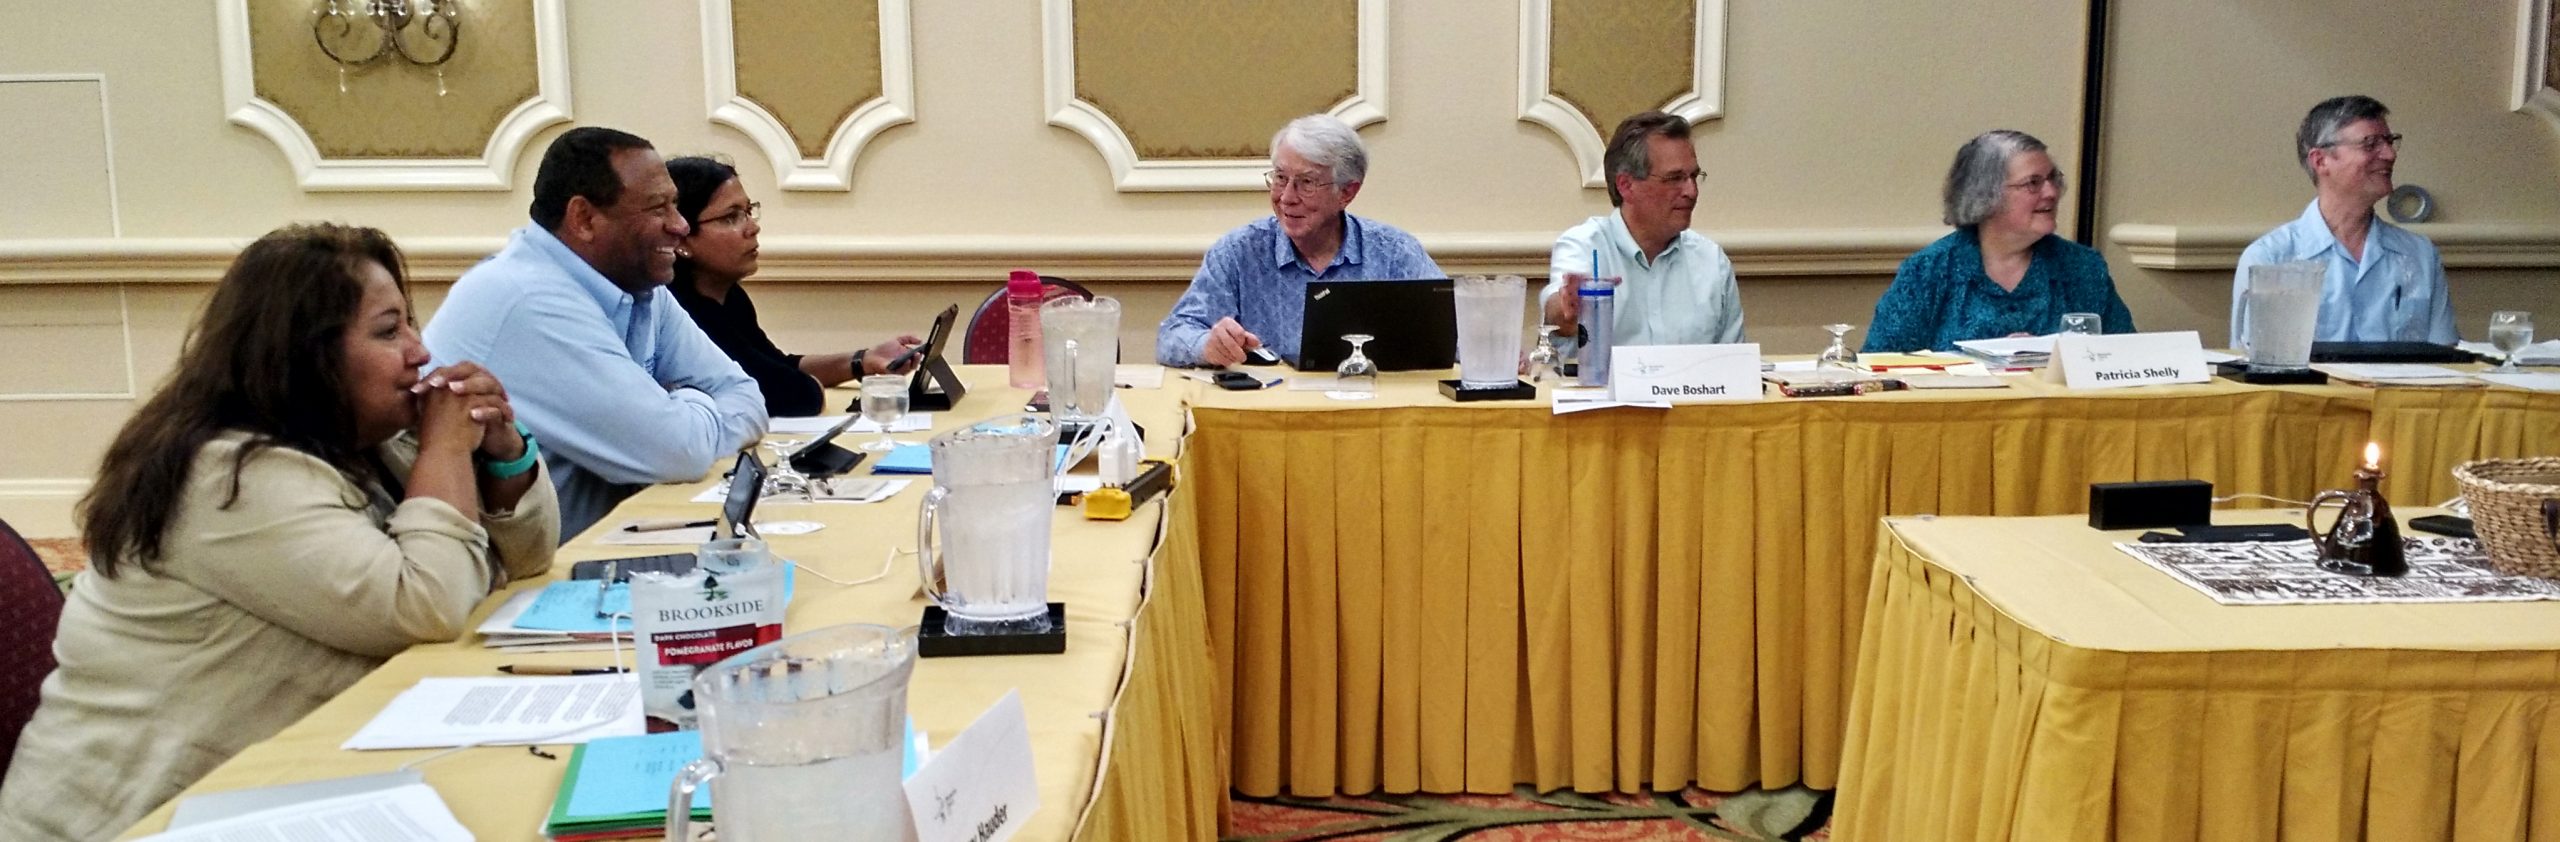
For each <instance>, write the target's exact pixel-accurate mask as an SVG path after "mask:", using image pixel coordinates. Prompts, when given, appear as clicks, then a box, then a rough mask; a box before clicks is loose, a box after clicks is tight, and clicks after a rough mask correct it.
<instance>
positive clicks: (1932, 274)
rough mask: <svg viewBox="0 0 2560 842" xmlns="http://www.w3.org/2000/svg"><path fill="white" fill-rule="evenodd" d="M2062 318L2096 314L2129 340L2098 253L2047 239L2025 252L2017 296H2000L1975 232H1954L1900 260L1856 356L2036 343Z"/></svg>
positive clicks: (2004, 292) (2126, 320) (2126, 321)
mask: <svg viewBox="0 0 2560 842" xmlns="http://www.w3.org/2000/svg"><path fill="white" fill-rule="evenodd" d="M2064 313H2096V314H2098V320H2099V323H2100V324H2101V325H2102V326H2103V327H2104V328H2105V330H2106V332H2108V333H2132V332H2134V327H2133V311H2130V310H2127V309H2125V306H2124V298H2123V297H2122V296H2119V295H2116V282H2115V280H2114V279H2113V278H2111V277H2108V275H2107V259H2106V258H2105V257H2102V256H2099V254H2098V252H2097V250H2095V249H2091V248H2089V247H2088V246H2084V245H2081V244H2079V243H2074V242H2072V241H2070V240H2065V239H2063V238H2061V237H2057V236H2054V235H2052V234H2046V235H2045V236H2044V239H2041V240H2037V241H2036V244H2035V245H2033V246H2030V247H2029V248H2028V255H2027V274H2026V277H2024V278H2020V279H2019V280H2018V288H2017V289H2013V290H2012V289H2001V288H2000V285H1999V284H1997V283H1993V282H1992V280H1991V276H1990V275H1989V274H1987V273H1985V272H1983V271H1982V241H1981V240H1980V239H1979V236H1978V235H1977V234H1976V232H1975V230H1974V229H1973V228H1971V227H1964V228H1958V229H1956V230H1955V232H1954V233H1950V234H1948V235H1946V236H1944V237H1940V238H1938V241H1937V242H1934V243H1930V244H1929V247H1928V248H1924V249H1921V250H1919V251H1916V252H1912V254H1911V256H1910V257H1908V258H1905V259H1903V261H1902V268H1901V269H1899V270H1897V271H1895V272H1894V273H1893V286H1890V287H1886V288H1885V291H1884V297H1882V298H1879V299H1876V315H1875V319H1874V320H1873V321H1870V322H1868V323H1867V341H1866V344H1865V345H1864V346H1863V347H1861V348H1860V349H1859V350H1861V351H1879V352H1889V353H1898V352H1903V351H1917V350H1922V349H1927V350H1932V351H1950V350H1954V349H1955V346H1956V343H1957V342H1958V341H1961V340H1967V339H1997V338H1999V337H2003V336H2008V335H2010V334H2013V333H2027V334H2034V335H2039V336H2041V335H2045V334H2050V333H2054V332H2057V331H2059V330H2061V329H2062V314H2064Z"/></svg>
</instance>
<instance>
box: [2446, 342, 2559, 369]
mask: <svg viewBox="0 0 2560 842" xmlns="http://www.w3.org/2000/svg"><path fill="white" fill-rule="evenodd" d="M2455 347H2459V348H2461V349H2462V350H2465V351H2469V352H2471V353H2474V354H2479V355H2480V356H2482V357H2486V358H2488V359H2489V361H2490V362H2497V361H2499V360H2503V359H2506V358H2507V355H2506V354H2504V353H2501V352H2500V351H2499V350H2498V346H2496V345H2491V344H2489V343H2487V342H2474V341H2470V340H2464V341H2461V342H2458V343H2455ZM2516 365H2560V339H2545V340H2543V341H2540V342H2536V343H2533V344H2531V345H2527V346H2524V347H2522V348H2517V349H2516Z"/></svg>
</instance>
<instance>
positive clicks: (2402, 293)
mask: <svg viewBox="0 0 2560 842" xmlns="http://www.w3.org/2000/svg"><path fill="white" fill-rule="evenodd" d="M2390 114H2391V109H2389V108H2385V107H2383V105H2382V103H2379V102H2375V101H2374V100H2373V99H2372V98H2371V97H2362V96H2342V97H2338V98H2335V99H2331V100H2328V101H2326V102H2322V103H2320V104H2319V105H2316V106H2312V108H2311V113H2309V114H2306V115H2304V116H2303V118H2302V128H2301V129H2299V130H2298V131H2296V132H2295V134H2294V154H2295V156H2296V159H2297V160H2299V161H2300V162H2301V164H2302V170H2303V172H2306V173H2309V174H2310V176H2311V186H2312V187H2313V188H2315V189H2317V190H2318V196H2317V197H2316V198H2313V199H2312V200H2311V205H2310V206H2309V207H2306V208H2304V209H2303V211H2302V216H2301V217H2300V218H2298V219H2295V220H2294V221H2292V222H2287V223H2285V224H2284V225H2283V226H2281V227H2278V228H2277V229H2276V230H2274V231H2269V232H2267V235H2266V236H2263V237H2259V238H2258V241H2257V242H2254V243H2250V244H2249V248H2248V249H2247V250H2246V251H2243V252H2241V253H2240V269H2239V271H2238V272H2236V273H2234V275H2233V277H2232V283H2231V341H2232V342H2233V343H2235V344H2236V343H2238V342H2239V341H2240V338H2241V337H2244V336H2247V335H2249V333H2248V323H2249V312H2248V302H2249V296H2248V292H2249V267H2252V266H2262V265H2265V264H2269V263H2284V262H2289V261H2296V260H2313V261H2318V262H2320V263H2321V264H2322V265H2323V266H2325V267H2327V275H2326V277H2324V278H2322V279H2321V283H2320V317H2319V327H2318V328H2317V329H2316V330H2315V332H2314V334H2313V338H2314V339H2315V340H2318V341H2321V342H2381V341H2395V340H2397V341H2418V342H2433V343H2435V344H2438V345H2451V344H2454V341H2455V340H2456V338H2457V337H2456V336H2455V334H2454V329H2453V299H2452V294H2451V290H2450V289H2449V288H2448V287H2447V286H2446V284H2445V279H2444V263H2443V261H2442V260H2440V259H2439V258H2438V257H2437V256H2436V247H2435V244H2434V243H2430V242H2427V238H2425V237H2421V236H2418V235H2416V234H2413V233H2410V232H2409V231H2408V230H2407V229H2404V228H2401V227H2399V226H2397V225H2393V224H2391V223H2388V222H2384V221H2382V220H2381V219H2379V218H2376V216H2375V215H2374V212H2373V206H2374V203H2376V202H2380V201H2382V200H2383V198H2384V197H2386V196H2389V195H2391V170H2392V167H2393V166H2394V165H2395V164H2396V163H2397V162H2398V161H2399V160H2400V136H2399V135H2396V134H2392V133H2391V124H2390V123H2389V122H2387V121H2386V120H2385V118H2387V117H2389V116H2390Z"/></svg>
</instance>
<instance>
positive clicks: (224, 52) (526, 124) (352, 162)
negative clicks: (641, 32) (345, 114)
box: [214, 0, 570, 191]
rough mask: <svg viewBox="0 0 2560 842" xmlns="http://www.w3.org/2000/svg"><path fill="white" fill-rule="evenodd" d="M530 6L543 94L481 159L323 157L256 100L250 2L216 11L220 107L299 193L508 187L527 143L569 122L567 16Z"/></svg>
mask: <svg viewBox="0 0 2560 842" xmlns="http://www.w3.org/2000/svg"><path fill="white" fill-rule="evenodd" d="M528 1H529V2H531V3H532V4H533V37H534V64H535V73H536V77H537V80H538V85H539V90H540V93H539V94H538V95H536V96H534V97H533V98H532V99H528V100H525V101H524V102H522V103H520V104H518V105H517V106H516V107H515V110H513V111H510V112H508V113H507V116H506V118H505V119H504V120H501V121H499V123H498V128H497V131H495V132H493V133H491V134H490V136H489V145H488V148H487V149H486V150H485V151H483V152H482V153H481V155H480V157H478V158H451V159H447V158H364V159H331V158H327V157H323V156H322V155H321V154H320V150H319V147H317V146H315V145H314V144H313V143H312V141H311V135H310V134H309V133H308V132H305V131H304V130H303V128H302V124H300V123H298V122H295V121H294V118H293V116H292V115H290V114H287V113H285V111H284V109H283V108H280V107H278V106H277V105H276V104H275V103H272V102H268V101H266V100H264V99H261V98H259V97H258V91H257V74H256V69H255V67H254V62H253V61H252V60H251V56H250V39H249V3H250V0H223V2H221V3H219V4H217V5H216V6H215V7H214V31H215V39H216V42H217V43H218V44H219V49H220V54H221V62H222V97H223V103H224V104H223V107H225V108H228V109H230V115H229V117H230V120H231V122H232V123H234V124H236V125H241V126H246V127H248V128H250V129H253V130H255V131H257V132H258V133H259V134H262V135H265V136H266V138H267V140H268V141H270V142H273V143H274V144H275V145H276V148H278V149H280V150H283V151H284V156H285V160H286V161H287V162H288V163H290V164H292V165H293V173H294V176H295V177H296V178H298V179H299V180H300V181H301V185H302V189H304V190H310V191H359V190H371V191H392V190H507V189H510V187H511V182H512V181H513V176H514V173H515V165H516V157H517V156H518V155H520V154H522V153H523V152H524V147H525V144H526V143H528V142H530V141H531V140H532V139H533V136H534V134H535V133H536V132H540V131H541V130H543V129H544V128H547V127H549V126H551V125H553V124H555V123H563V122H567V121H568V120H569V114H570V105H569V58H568V56H569V40H568V32H567V22H568V17H567V15H566V13H565V12H564V11H563V10H562V0H528Z"/></svg>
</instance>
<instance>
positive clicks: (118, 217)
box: [0, 73, 124, 237]
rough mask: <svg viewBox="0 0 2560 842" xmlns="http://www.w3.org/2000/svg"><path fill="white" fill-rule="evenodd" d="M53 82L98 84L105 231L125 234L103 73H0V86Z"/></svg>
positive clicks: (112, 131)
mask: <svg viewBox="0 0 2560 842" xmlns="http://www.w3.org/2000/svg"><path fill="white" fill-rule="evenodd" d="M52 82H87V83H89V84H92V85H96V86H98V136H99V138H100V139H102V140H103V141H105V144H106V156H107V232H108V233H110V234H114V235H116V236H119V237H121V236H124V210H123V205H122V204H121V203H122V202H123V197H122V196H121V195H119V194H118V193H117V192H116V129H115V125H116V121H115V116H114V115H113V114H111V113H109V112H108V110H107V76H106V74H104V73H18V74H0V85H6V84H11V83H29V84H45V83H52Z"/></svg>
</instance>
